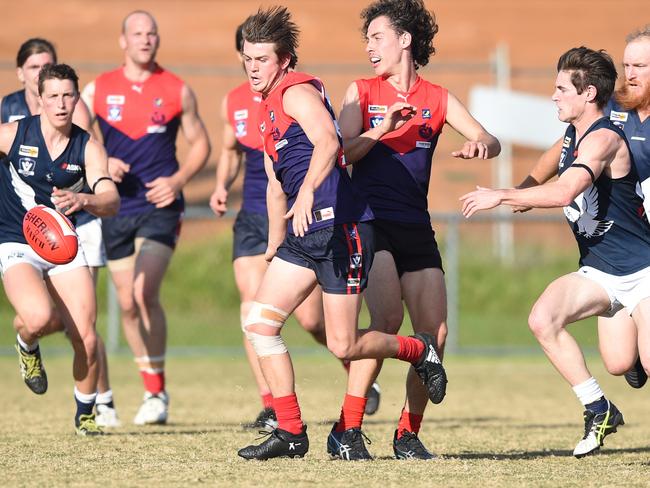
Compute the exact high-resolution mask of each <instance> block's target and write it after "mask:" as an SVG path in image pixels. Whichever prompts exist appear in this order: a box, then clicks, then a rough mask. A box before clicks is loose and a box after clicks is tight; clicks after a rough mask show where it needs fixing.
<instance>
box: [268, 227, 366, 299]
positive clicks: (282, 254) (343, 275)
mask: <svg viewBox="0 0 650 488" xmlns="http://www.w3.org/2000/svg"><path fill="white" fill-rule="evenodd" d="M373 242H374V239H373V228H372V223H370V222H360V223H349V224H337V225H334V226H332V227H326V228H324V229H320V230H317V231H314V232H312V233H309V234H307V235H305V236H304V237H296V236H294V235H293V234H287V235H286V237H285V239H284V241H283V242H282V244H281V245H280V247H279V248H278V252H277V254H276V256H277V257H278V258H280V259H282V260H283V261H287V262H289V263H293V264H295V265H298V266H302V267H303V268H309V269H311V270H313V271H314V273H316V279H317V280H318V284H319V285H320V286H321V288H322V289H323V292H324V293H333V294H338V295H351V294H358V293H361V292H362V291H363V290H364V289H365V288H366V286H367V284H368V273H369V272H370V267H371V266H372V258H373V255H374V249H373V247H374V246H373Z"/></svg>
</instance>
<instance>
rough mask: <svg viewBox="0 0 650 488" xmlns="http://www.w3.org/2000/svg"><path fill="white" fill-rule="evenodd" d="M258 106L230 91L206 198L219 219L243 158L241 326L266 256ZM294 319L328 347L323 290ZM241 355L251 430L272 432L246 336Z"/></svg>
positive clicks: (236, 251)
mask: <svg viewBox="0 0 650 488" xmlns="http://www.w3.org/2000/svg"><path fill="white" fill-rule="evenodd" d="M235 43H236V44H235V45H236V47H237V53H238V55H239V57H240V61H241V51H242V48H243V44H244V40H243V36H242V26H241V25H240V26H239V27H238V28H237V33H236V36H235ZM261 101H262V97H261V95H259V94H258V93H255V92H254V91H252V90H251V88H250V84H249V83H248V81H247V82H245V83H244V84H242V85H240V86H238V87H237V88H235V89H234V90H232V91H230V92H229V93H228V94H227V95H226V97H225V98H224V100H223V103H222V106H221V116H222V122H223V127H224V129H223V142H222V144H223V147H222V150H221V156H220V157H219V164H218V165H217V178H216V185H215V190H214V192H213V193H212V196H211V198H210V207H211V208H212V210H213V211H214V213H215V214H216V215H217V216H218V217H221V216H223V215H224V214H225V213H226V211H227V203H228V191H229V189H230V186H231V185H232V183H233V181H234V180H235V178H236V177H237V174H238V172H239V168H240V166H241V162H242V157H243V156H245V159H244V161H245V176H244V185H243V202H242V206H241V210H240V211H239V213H238V214H237V219H236V220H235V226H234V228H233V230H234V236H233V237H234V239H233V268H234V271H235V282H236V283H237V288H238V290H239V296H240V299H241V322H242V325H243V323H244V320H245V319H246V316H247V315H248V312H249V311H250V307H251V303H252V301H253V299H254V298H255V292H256V291H257V289H258V288H259V285H260V283H261V281H262V277H263V276H264V271H266V268H267V262H266V260H265V259H264V252H265V251H266V246H267V238H268V228H269V222H268V216H267V210H266V187H267V184H268V178H267V177H266V172H265V171H264V149H263V147H262V138H261V137H260V135H259V131H258V129H257V126H258V124H257V114H258V112H259V105H260V102H261ZM294 315H295V316H296V319H297V320H298V322H299V323H300V325H301V326H302V327H303V328H304V329H305V330H306V331H307V332H309V333H310V334H311V335H312V336H313V337H314V339H315V340H316V341H317V342H318V343H320V344H323V345H327V341H326V337H325V323H324V319H323V300H322V290H321V289H320V287H319V286H316V287H315V288H314V291H313V292H312V293H311V294H310V295H309V296H308V297H307V299H306V300H305V301H304V302H303V303H302V304H301V305H300V306H299V307H298V308H297V309H296V310H295V312H294ZM244 349H245V351H246V357H247V358H248V363H249V364H250V367H251V370H252V371H253V376H254V377H255V382H256V383H257V389H258V391H259V394H260V397H261V399H262V407H263V408H262V411H261V412H260V413H259V415H258V416H257V419H256V420H255V422H253V423H252V424H249V426H250V427H253V428H262V429H265V428H269V427H270V429H271V430H273V428H275V427H277V418H276V415H275V411H274V410H273V404H272V400H273V396H272V395H271V391H270V389H269V386H268V384H267V383H266V380H265V379H264V375H263V374H262V370H261V369H260V366H259V362H258V360H257V355H256V354H255V351H254V350H253V347H252V346H251V344H250V342H249V341H248V339H246V336H244ZM344 366H345V367H346V369H349V363H348V362H344ZM371 392H372V395H373V401H372V402H370V401H369V402H368V404H367V405H366V413H367V414H369V415H372V414H374V413H375V412H376V411H377V408H378V407H379V396H380V389H379V385H377V383H374V384H373V388H372V389H371ZM368 407H370V409H369V408H368Z"/></svg>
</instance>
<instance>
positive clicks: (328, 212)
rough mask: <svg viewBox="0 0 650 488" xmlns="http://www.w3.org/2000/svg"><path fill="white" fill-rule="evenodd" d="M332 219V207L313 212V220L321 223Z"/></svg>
mask: <svg viewBox="0 0 650 488" xmlns="http://www.w3.org/2000/svg"><path fill="white" fill-rule="evenodd" d="M333 218H334V207H327V208H321V209H318V210H314V220H315V221H316V222H322V221H323V220H331V219H333Z"/></svg>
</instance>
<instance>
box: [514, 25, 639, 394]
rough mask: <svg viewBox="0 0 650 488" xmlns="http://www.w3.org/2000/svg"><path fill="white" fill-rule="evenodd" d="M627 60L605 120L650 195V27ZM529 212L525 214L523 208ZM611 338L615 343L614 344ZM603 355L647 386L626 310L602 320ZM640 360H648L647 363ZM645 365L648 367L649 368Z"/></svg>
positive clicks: (538, 171)
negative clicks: (621, 137)
mask: <svg viewBox="0 0 650 488" xmlns="http://www.w3.org/2000/svg"><path fill="white" fill-rule="evenodd" d="M626 41H627V44H626V46H625V52H624V54H623V68H624V72H625V79H624V80H623V83H622V85H621V87H620V88H619V89H618V90H617V92H616V93H615V94H614V97H613V98H612V99H611V100H610V101H609V103H608V104H607V106H606V107H605V111H604V113H605V115H606V116H608V117H609V119H610V120H611V121H612V122H614V124H615V125H617V126H619V127H620V128H621V129H623V132H625V136H626V138H627V140H628V143H629V145H630V150H631V151H632V156H633V157H634V165H635V166H636V169H637V173H638V174H639V180H640V182H641V189H642V191H643V194H644V195H645V196H647V195H650V146H649V145H648V141H650V125H649V124H648V117H649V116H650V26H646V27H644V28H642V29H639V30H638V31H636V32H633V33H631V34H630V35H629V36H627V39H626ZM562 143H563V139H560V140H558V142H557V143H556V144H555V145H553V147H552V148H551V149H549V150H548V151H547V152H546V153H545V154H544V155H542V157H541V158H540V160H539V162H538V163H537V164H536V166H535V167H534V168H533V169H532V171H531V173H530V175H529V176H528V177H527V178H526V179H525V180H524V181H523V182H522V184H521V185H520V188H526V187H530V186H534V185H538V184H542V183H545V182H546V181H548V180H550V179H551V178H552V177H553V176H554V174H555V172H556V171H557V161H559V159H560V154H561V151H562ZM644 206H645V209H646V217H647V216H648V215H650V199H648V198H645V200H644ZM517 210H518V211H525V210H527V209H526V208H518V209H517ZM612 337H616V340H613V339H612ZM598 338H599V348H600V353H601V356H602V358H603V361H604V363H605V367H606V368H607V371H608V372H609V373H611V374H613V375H617V376H618V375H621V374H624V375H625V379H626V380H627V382H628V384H629V385H630V386H632V387H633V388H641V387H642V386H643V385H645V383H646V381H647V380H648V370H650V346H649V344H650V341H649V340H648V339H647V338H646V339H644V338H643V337H642V336H641V331H638V330H637V326H636V325H635V323H634V321H633V320H632V318H631V317H630V315H629V313H628V312H627V311H626V310H621V311H619V312H618V313H617V314H616V315H615V316H614V317H611V318H608V317H598ZM641 358H645V359H644V360H642V359H641ZM644 364H645V365H646V366H645V368H644Z"/></svg>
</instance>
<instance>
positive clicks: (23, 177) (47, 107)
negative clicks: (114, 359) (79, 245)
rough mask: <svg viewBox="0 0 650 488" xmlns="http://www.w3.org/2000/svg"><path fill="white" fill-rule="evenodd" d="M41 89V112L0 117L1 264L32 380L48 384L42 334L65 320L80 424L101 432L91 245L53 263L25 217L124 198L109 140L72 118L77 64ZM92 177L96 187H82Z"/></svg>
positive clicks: (49, 70)
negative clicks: (114, 177)
mask: <svg viewBox="0 0 650 488" xmlns="http://www.w3.org/2000/svg"><path fill="white" fill-rule="evenodd" d="M38 93H39V96H40V105H41V110H40V111H41V115H34V116H29V117H25V118H22V119H20V120H18V121H16V122H12V123H8V124H3V125H0V153H1V154H2V156H3V158H2V164H1V165H0V172H1V174H0V185H2V191H0V215H1V218H0V269H1V271H2V280H3V284H4V289H5V293H6V294H7V298H8V299H9V302H10V303H11V305H12V306H13V307H14V309H15V311H16V314H17V315H18V317H19V320H18V321H17V324H18V338H17V341H18V350H19V356H20V361H21V369H23V371H24V372H25V380H26V382H27V383H28V385H29V386H30V387H31V388H32V389H33V390H35V391H38V390H44V389H45V387H46V386H47V385H46V383H45V384H43V383H44V382H45V381H46V377H45V374H44V371H43V370H42V361H41V354H40V350H39V347H38V339H39V338H40V337H43V336H44V335H48V334H50V333H52V332H54V331H55V330H57V329H58V328H59V325H58V324H59V323H60V322H61V321H63V323H64V324H65V328H66V332H67V334H68V338H69V339H70V342H71V343H72V348H73V350H74V362H73V376H74V378H75V389H74V397H75V401H76V404H77V411H76V414H75V427H76V431H77V434H80V435H98V434H101V433H102V431H101V429H100V428H99V427H98V426H97V424H96V423H95V415H94V414H93V407H94V405H95V398H96V396H97V353H96V334H95V318H96V300H95V288H94V284H93V280H92V277H91V275H90V273H89V272H88V266H87V264H86V260H85V256H84V252H83V249H81V250H80V251H81V252H79V253H78V254H77V257H76V258H75V259H74V260H73V261H72V262H71V263H69V264H65V265H53V264H51V263H48V262H47V261H45V260H43V259H41V258H40V257H39V256H38V255H37V254H36V253H35V252H34V251H33V250H32V249H31V247H30V246H29V245H28V244H27V243H26V241H25V238H24V236H23V233H22V219H23V216H24V214H25V212H26V211H27V210H29V209H30V208H32V207H34V206H35V205H39V204H41V205H47V206H48V207H51V208H55V207H56V208H58V209H59V210H61V211H64V212H65V214H66V215H69V216H73V214H74V213H75V212H77V211H79V210H81V209H84V210H86V211H88V212H92V213H93V214H95V215H98V216H108V215H112V214H115V213H116V212H117V210H118V208H119V198H118V194H117V191H116V189H115V185H114V184H113V182H112V181H111V179H110V177H109V176H108V170H107V159H106V153H105V151H104V148H103V147H102V146H101V144H99V143H98V142H97V141H95V140H93V139H91V138H90V135H89V134H88V133H87V132H85V131H84V130H83V129H81V128H80V127H78V126H76V125H74V124H73V123H72V114H73V111H74V107H75V104H76V103H77V101H78V100H79V88H78V79H77V75H76V73H75V72H74V70H73V69H72V68H70V67H69V66H67V65H64V64H55V65H52V64H48V65H46V66H44V67H43V68H42V69H41V71H40V74H39V79H38ZM86 181H87V182H88V183H89V184H90V187H91V189H92V192H91V193H90V194H87V193H77V192H79V191H80V190H81V189H82V188H83V186H84V183H85V182H86ZM52 303H53V304H54V306H55V308H54V309H53V308H52V305H51V304H52ZM52 324H56V327H53V326H52ZM32 383H34V384H33V385H32Z"/></svg>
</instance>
